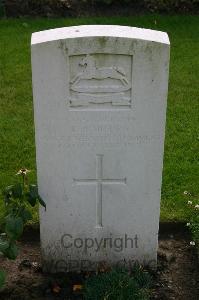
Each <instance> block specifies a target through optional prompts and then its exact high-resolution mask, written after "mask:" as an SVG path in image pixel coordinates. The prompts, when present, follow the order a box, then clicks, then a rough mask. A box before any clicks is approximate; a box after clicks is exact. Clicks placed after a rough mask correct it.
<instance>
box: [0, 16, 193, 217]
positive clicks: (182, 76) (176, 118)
mask: <svg viewBox="0 0 199 300" xmlns="http://www.w3.org/2000/svg"><path fill="white" fill-rule="evenodd" d="M78 24H120V25H129V26H137V27H145V28H151V29H157V30H162V31H167V32H168V34H169V37H170V41H171V64H170V82H169V97H168V110H167V128H166V143H165V156H164V172H163V187H162V208H161V220H162V221H163V220H164V221H165V220H167V221H169V220H178V221H179V220H185V219H187V212H186V209H185V207H186V206H185V205H184V203H185V202H186V201H187V200H188V199H187V198H191V197H197V196H198V194H199V184H198V183H199V171H198V161H199V160H198V153H199V151H198V150H199V147H198V143H199V125H198V124H199V122H198V119H199V118H198V116H199V89H198V85H197V83H198V75H199V74H198V73H199V71H198V70H199V59H198V53H199V19H198V16H160V15H157V16H152V15H147V16H134V17H122V18H119V17H113V18H110V17H109V18H82V19H14V20H12V19H10V20H9V19H8V20H0V37H1V38H0V189H2V188H3V187H5V186H7V185H8V184H10V183H12V182H15V181H16V176H13V174H15V173H16V172H17V170H18V169H20V168H21V167H23V166H25V167H26V168H29V169H31V170H33V172H32V173H31V176H30V177H31V180H32V181H36V166H35V144H34V125H33V108H32V87H31V65H30V38H31V33H32V32H35V31H40V30H44V29H49V28H55V27H62V26H71V25H78ZM185 190H186V191H189V192H190V193H191V194H192V196H187V195H184V194H183V192H184V191H185ZM3 213H4V209H3V201H2V197H1V198H0V220H1V219H2V215H3ZM37 220H38V219H37V213H35V221H37Z"/></svg>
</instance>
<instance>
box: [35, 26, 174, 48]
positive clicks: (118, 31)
mask: <svg viewBox="0 0 199 300" xmlns="http://www.w3.org/2000/svg"><path fill="white" fill-rule="evenodd" d="M99 36H105V37H119V38H129V39H138V40H145V41H152V42H157V43H162V44H168V45H169V44H170V43H169V38H168V35H167V33H166V32H162V31H157V30H151V29H143V28H137V27H129V26H118V25H81V26H71V27H62V28H56V29H50V30H44V31H39V32H35V33H33V34H32V39H31V44H32V45H35V44H41V43H46V42H51V41H56V40H62V39H73V38H80V37H82V38H83V37H99Z"/></svg>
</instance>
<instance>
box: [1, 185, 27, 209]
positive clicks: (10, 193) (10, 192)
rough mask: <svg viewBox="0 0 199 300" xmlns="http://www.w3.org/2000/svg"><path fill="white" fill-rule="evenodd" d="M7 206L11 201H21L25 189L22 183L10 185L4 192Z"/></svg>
mask: <svg viewBox="0 0 199 300" xmlns="http://www.w3.org/2000/svg"><path fill="white" fill-rule="evenodd" d="M3 195H4V201H5V204H6V205H7V204H9V203H10V202H11V199H12V198H13V199H20V198H22V196H23V188H22V185H21V184H20V183H17V184H15V185H9V186H8V187H7V188H6V189H5V190H4V192H3Z"/></svg>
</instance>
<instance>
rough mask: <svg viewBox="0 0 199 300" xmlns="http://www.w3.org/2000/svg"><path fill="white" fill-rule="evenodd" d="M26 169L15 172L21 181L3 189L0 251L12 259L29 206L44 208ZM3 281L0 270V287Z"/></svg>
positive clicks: (29, 212)
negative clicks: (37, 205)
mask: <svg viewBox="0 0 199 300" xmlns="http://www.w3.org/2000/svg"><path fill="white" fill-rule="evenodd" d="M28 172H29V171H28V170H27V169H21V170H19V172H18V173H17V175H19V176H20V177H21V178H22V182H21V183H17V184H14V185H10V186H8V187H6V188H5V190H4V191H3V196H4V203H5V209H6V216H5V228H4V231H5V232H4V233H2V234H0V253H2V254H3V255H4V256H5V257H7V258H8V259H11V260H14V259H16V257H17V256H18V253H19V249H18V247H17V243H16V242H17V240H18V239H19V238H20V237H21V235H22V233H23V229H24V225H25V224H26V223H27V222H28V221H29V220H31V219H32V214H31V211H30V206H32V207H34V206H35V205H36V204H37V202H39V203H40V204H41V205H42V206H43V207H44V208H45V209H46V204H45V202H44V201H43V200H42V199H41V197H40V196H39V194H38V188H37V185H34V184H29V182H28V176H27V174H28ZM4 282H5V273H4V272H3V271H0V288H1V287H2V286H3V284H4Z"/></svg>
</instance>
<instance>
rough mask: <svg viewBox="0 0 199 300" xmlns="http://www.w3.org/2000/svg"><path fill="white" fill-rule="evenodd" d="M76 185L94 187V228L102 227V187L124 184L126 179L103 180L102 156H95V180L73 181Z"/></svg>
mask: <svg viewBox="0 0 199 300" xmlns="http://www.w3.org/2000/svg"><path fill="white" fill-rule="evenodd" d="M73 180H74V182H75V183H76V184H77V185H85V184H86V185H90V184H95V185H96V227H97V228H101V227H102V187H103V184H126V178H122V179H107V178H103V155H102V154H97V155H96V178H88V179H75V178H74V179H73Z"/></svg>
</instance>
